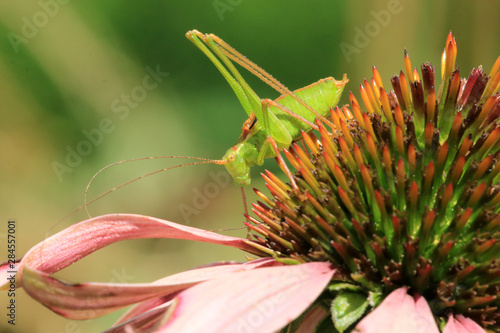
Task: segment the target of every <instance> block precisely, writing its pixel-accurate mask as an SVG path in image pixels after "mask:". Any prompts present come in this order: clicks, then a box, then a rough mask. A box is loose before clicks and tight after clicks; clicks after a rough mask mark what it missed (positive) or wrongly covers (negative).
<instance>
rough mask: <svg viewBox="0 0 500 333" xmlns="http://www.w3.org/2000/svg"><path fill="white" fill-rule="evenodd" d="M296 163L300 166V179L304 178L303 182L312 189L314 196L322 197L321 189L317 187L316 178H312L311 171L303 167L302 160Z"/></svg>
mask: <svg viewBox="0 0 500 333" xmlns="http://www.w3.org/2000/svg"><path fill="white" fill-rule="evenodd" d="M298 161H299V164H300V169H299V172H300V174H301V175H302V177H303V178H304V180H305V181H306V182H307V184H308V185H309V186H310V187H311V188H312V189H313V191H314V193H316V195H322V194H323V192H321V189H320V187H319V183H318V181H317V180H316V178H314V176H313V174H312V172H311V170H310V169H309V168H307V166H306V165H305V163H304V161H303V160H301V159H299V160H298Z"/></svg>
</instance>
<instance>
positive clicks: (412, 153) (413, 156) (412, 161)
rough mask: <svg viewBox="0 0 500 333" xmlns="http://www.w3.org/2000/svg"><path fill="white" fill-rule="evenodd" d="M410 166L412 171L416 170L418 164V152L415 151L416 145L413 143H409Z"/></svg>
mask: <svg viewBox="0 0 500 333" xmlns="http://www.w3.org/2000/svg"><path fill="white" fill-rule="evenodd" d="M408 166H409V167H410V172H411V173H413V172H415V168H416V166H417V154H416V151H415V147H414V146H413V144H411V143H410V144H409V145H408Z"/></svg>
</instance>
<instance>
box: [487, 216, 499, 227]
mask: <svg viewBox="0 0 500 333" xmlns="http://www.w3.org/2000/svg"><path fill="white" fill-rule="evenodd" d="M499 225H500V214H499V215H497V216H496V217H495V218H494V219H493V220H492V221H491V222H490V223H488V225H487V226H486V230H487V231H491V230H497V228H498V226H499Z"/></svg>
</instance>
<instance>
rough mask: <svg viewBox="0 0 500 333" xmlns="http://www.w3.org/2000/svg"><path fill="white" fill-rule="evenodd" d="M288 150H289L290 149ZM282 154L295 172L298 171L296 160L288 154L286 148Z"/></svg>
mask: <svg viewBox="0 0 500 333" xmlns="http://www.w3.org/2000/svg"><path fill="white" fill-rule="evenodd" d="M290 149H291V147H290ZM283 152H284V153H285V156H286V158H287V160H288V161H289V162H290V164H291V165H292V166H293V167H294V168H295V170H299V163H298V162H297V159H296V158H295V156H293V155H292V153H291V152H289V151H288V150H287V149H286V148H285V149H283Z"/></svg>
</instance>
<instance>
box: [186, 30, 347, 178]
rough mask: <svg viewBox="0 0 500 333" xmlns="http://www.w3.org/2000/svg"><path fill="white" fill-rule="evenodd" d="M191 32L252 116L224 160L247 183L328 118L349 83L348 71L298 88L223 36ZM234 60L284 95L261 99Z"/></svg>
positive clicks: (236, 175) (190, 35)
mask: <svg viewBox="0 0 500 333" xmlns="http://www.w3.org/2000/svg"><path fill="white" fill-rule="evenodd" d="M186 36H187V37H188V39H189V40H191V41H192V42H193V43H194V44H195V45H196V46H197V47H198V48H199V49H200V50H201V51H202V52H203V53H205V55H206V56H207V57H208V58H209V59H210V60H211V61H212V62H213V63H214V65H215V66H216V67H217V69H218V70H219V71H220V73H221V74H222V75H223V76H224V78H225V79H226V80H227V82H228V83H229V85H230V86H231V88H232V89H233V91H234V92H235V94H236V96H237V97H238V99H239V101H240V103H241V105H242V106H243V108H244V109H245V111H246V113H247V114H248V116H249V118H248V119H247V120H246V121H245V123H244V124H243V129H242V133H241V136H240V138H239V139H238V141H237V142H236V144H235V145H234V146H233V147H231V148H230V149H229V150H228V151H227V152H226V154H225V155H224V157H223V158H222V160H220V162H219V164H224V165H225V167H226V169H227V170H228V172H229V173H230V174H231V176H232V177H233V179H234V180H235V182H236V184H238V185H241V186H247V185H249V184H250V167H251V166H252V165H254V164H257V165H262V163H263V162H264V159H265V158H269V157H275V156H279V150H280V149H282V148H288V147H289V146H290V145H291V144H292V142H294V141H297V140H299V139H301V138H302V135H301V131H306V132H309V131H311V130H312V129H313V128H314V129H317V126H316V125H315V124H314V123H313V122H314V120H315V118H320V119H322V120H326V117H327V115H328V114H329V113H330V108H332V107H334V106H335V105H337V103H338V102H339V99H340V95H341V94H342V90H343V89H344V85H345V84H346V83H347V81H348V80H347V79H346V76H345V75H344V77H343V79H342V80H341V81H336V80H335V79H334V78H332V77H329V78H325V79H321V80H319V81H318V82H315V83H313V84H311V85H309V86H307V87H304V88H301V89H298V90H295V91H294V92H292V91H290V90H289V89H288V88H286V87H285V86H283V85H282V84H281V83H280V82H279V81H278V80H276V79H275V78H274V77H272V76H271V75H270V74H268V73H267V72H266V71H265V70H263V69H262V68H260V67H258V66H257V65H255V64H254V63H253V62H251V61H250V60H248V59H247V58H246V57H245V56H243V55H242V54H241V53H239V52H238V51H236V50H235V49H234V48H232V47H231V46H229V44H227V43H226V42H224V41H223V40H222V39H220V38H219V37H217V36H215V35H213V34H202V33H200V32H199V31H196V30H192V31H189V32H188V33H187V34H186ZM207 46H208V47H207ZM216 55H217V56H218V57H219V59H220V60H219V59H217V57H216ZM230 59H231V60H233V61H234V62H236V63H238V64H240V65H241V66H243V67H245V68H246V69H247V70H249V71H250V72H251V73H253V74H255V75H256V76H257V77H259V78H260V79H261V80H263V81H264V82H266V83H267V84H269V85H270V86H271V87H273V88H274V89H276V90H277V91H278V92H280V93H281V94H282V96H281V97H279V98H278V99H276V100H274V101H272V100H270V99H263V100H261V99H260V98H259V97H258V96H257V94H256V93H255V92H254V91H253V90H252V88H250V86H248V84H247V83H246V82H245V80H244V79H243V78H242V77H241V75H240V74H239V72H238V71H237V69H236V68H235V67H234V65H233V64H232V62H231V60H230ZM221 61H222V63H221ZM223 63H224V65H225V66H224V65H223Z"/></svg>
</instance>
